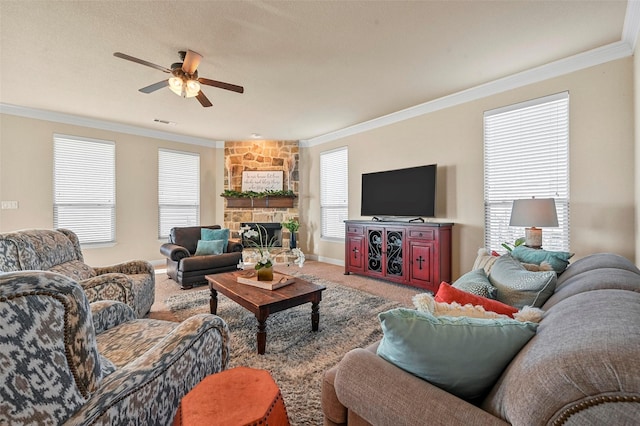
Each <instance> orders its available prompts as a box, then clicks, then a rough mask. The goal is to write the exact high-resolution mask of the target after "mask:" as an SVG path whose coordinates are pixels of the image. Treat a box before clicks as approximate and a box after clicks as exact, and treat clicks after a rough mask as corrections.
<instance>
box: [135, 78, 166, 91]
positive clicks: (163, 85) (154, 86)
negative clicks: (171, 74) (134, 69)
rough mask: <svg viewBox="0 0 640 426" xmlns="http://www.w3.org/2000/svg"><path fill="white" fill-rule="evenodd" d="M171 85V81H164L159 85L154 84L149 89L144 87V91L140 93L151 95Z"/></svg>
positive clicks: (158, 83)
mask: <svg viewBox="0 0 640 426" xmlns="http://www.w3.org/2000/svg"><path fill="white" fill-rule="evenodd" d="M168 85H169V80H168V79H167V80H162V81H159V82H157V83H153V84H151V85H149V86H147V87H143V88H142V89H138V91H139V92H142V93H151V92H155V91H156V90H160V89H162V88H163V87H167V86H168Z"/></svg>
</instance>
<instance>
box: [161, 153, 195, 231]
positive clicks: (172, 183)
mask: <svg viewBox="0 0 640 426" xmlns="http://www.w3.org/2000/svg"><path fill="white" fill-rule="evenodd" d="M199 224H200V155H199V154H197V153H192V152H180V151H171V150H168V149H159V150H158V236H159V238H167V237H169V232H170V231H171V228H173V227H175V226H196V225H199Z"/></svg>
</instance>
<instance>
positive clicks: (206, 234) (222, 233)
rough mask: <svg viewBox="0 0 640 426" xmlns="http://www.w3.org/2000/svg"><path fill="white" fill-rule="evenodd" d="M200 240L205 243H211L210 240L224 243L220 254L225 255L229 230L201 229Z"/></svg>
mask: <svg viewBox="0 0 640 426" xmlns="http://www.w3.org/2000/svg"><path fill="white" fill-rule="evenodd" d="M200 239H202V240H205V241H212V240H222V241H224V245H223V247H222V252H223V253H226V251H227V244H228V243H229V228H224V229H209V228H202V229H201V230H200Z"/></svg>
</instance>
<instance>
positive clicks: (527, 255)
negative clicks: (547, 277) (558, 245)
mask: <svg viewBox="0 0 640 426" xmlns="http://www.w3.org/2000/svg"><path fill="white" fill-rule="evenodd" d="M511 256H513V257H514V258H515V259H516V260H519V261H520V262H524V263H533V264H535V265H540V264H541V263H543V262H546V263H548V264H549V265H551V267H552V268H553V270H554V271H556V272H557V273H559V274H560V273H562V272H563V271H564V270H565V269H567V265H569V259H570V258H571V257H572V256H573V253H569V252H566V251H547V250H542V249H532V248H529V247H525V246H518V247H516V248H514V249H513V250H512V251H511Z"/></svg>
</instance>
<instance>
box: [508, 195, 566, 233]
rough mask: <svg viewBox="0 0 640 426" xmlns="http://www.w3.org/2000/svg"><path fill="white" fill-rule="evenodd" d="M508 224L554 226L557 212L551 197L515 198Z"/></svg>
mask: <svg viewBox="0 0 640 426" xmlns="http://www.w3.org/2000/svg"><path fill="white" fill-rule="evenodd" d="M509 226H531V227H536V226H537V227H556V226H558V214H557V213H556V202H555V201H554V199H553V198H529V199H524V200H515V201H514V202H513V208H512V209H511V220H510V221H509Z"/></svg>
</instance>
